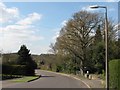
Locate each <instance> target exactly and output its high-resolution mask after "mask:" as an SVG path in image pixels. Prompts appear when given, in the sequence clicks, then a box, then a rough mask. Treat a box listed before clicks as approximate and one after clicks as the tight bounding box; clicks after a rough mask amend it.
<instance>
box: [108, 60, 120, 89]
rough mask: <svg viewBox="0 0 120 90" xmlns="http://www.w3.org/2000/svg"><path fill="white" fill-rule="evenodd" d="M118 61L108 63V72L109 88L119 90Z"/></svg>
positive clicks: (119, 64)
mask: <svg viewBox="0 0 120 90" xmlns="http://www.w3.org/2000/svg"><path fill="white" fill-rule="evenodd" d="M119 69H120V59H119V60H112V61H110V62H109V70H110V88H115V90H120V87H119V86H120V70H119Z"/></svg>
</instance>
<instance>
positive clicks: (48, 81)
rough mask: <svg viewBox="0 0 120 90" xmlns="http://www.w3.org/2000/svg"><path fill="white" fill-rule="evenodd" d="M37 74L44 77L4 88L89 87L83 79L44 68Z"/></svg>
mask: <svg viewBox="0 0 120 90" xmlns="http://www.w3.org/2000/svg"><path fill="white" fill-rule="evenodd" d="M37 74H39V75H42V77H41V78H39V79H37V80H35V81H32V82H26V83H17V84H11V85H8V86H5V85H3V88H88V87H87V86H86V85H85V84H84V83H83V82H82V81H80V80H76V79H74V78H72V77H69V76H65V75H61V74H57V73H54V72H48V71H43V70H37Z"/></svg>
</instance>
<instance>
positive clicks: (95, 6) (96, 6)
mask: <svg viewBox="0 0 120 90" xmlns="http://www.w3.org/2000/svg"><path fill="white" fill-rule="evenodd" d="M90 8H93V9H94V8H99V6H98V5H94V6H90Z"/></svg>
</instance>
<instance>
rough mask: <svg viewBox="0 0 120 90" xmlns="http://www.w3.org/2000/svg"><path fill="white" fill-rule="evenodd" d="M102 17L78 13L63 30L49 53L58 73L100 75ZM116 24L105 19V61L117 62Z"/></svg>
mask: <svg viewBox="0 0 120 90" xmlns="http://www.w3.org/2000/svg"><path fill="white" fill-rule="evenodd" d="M104 21H105V18H104V16H103V15H102V14H100V13H91V12H87V11H79V12H77V13H75V14H74V15H73V17H72V18H71V19H69V20H68V21H67V23H66V25H65V26H63V27H62V29H61V31H60V33H59V37H58V38H57V39H56V42H55V44H51V48H52V52H53V53H54V54H55V55H56V56H57V59H56V60H57V61H58V62H59V64H57V66H56V67H57V71H61V72H67V73H74V74H76V72H80V73H81V74H84V73H86V71H87V70H89V71H90V73H98V74H100V73H103V72H104V71H105V27H104V26H105V22H104ZM117 32H118V31H117V29H116V25H115V24H114V23H113V21H112V20H110V19H109V20H108V60H109V61H110V60H112V59H120V55H119V53H120V37H119V36H118V33H117Z"/></svg>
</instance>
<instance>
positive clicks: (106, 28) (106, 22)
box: [90, 5, 109, 90]
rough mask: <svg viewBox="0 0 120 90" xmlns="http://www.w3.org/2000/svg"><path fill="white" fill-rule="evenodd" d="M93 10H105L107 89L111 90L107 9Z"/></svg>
mask: <svg viewBox="0 0 120 90" xmlns="http://www.w3.org/2000/svg"><path fill="white" fill-rule="evenodd" d="M90 8H92V9H97V8H104V9H105V61H106V66H105V69H106V89H107V90H109V63H108V62H109V61H108V20H107V7H106V6H98V5H95V6H90Z"/></svg>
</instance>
